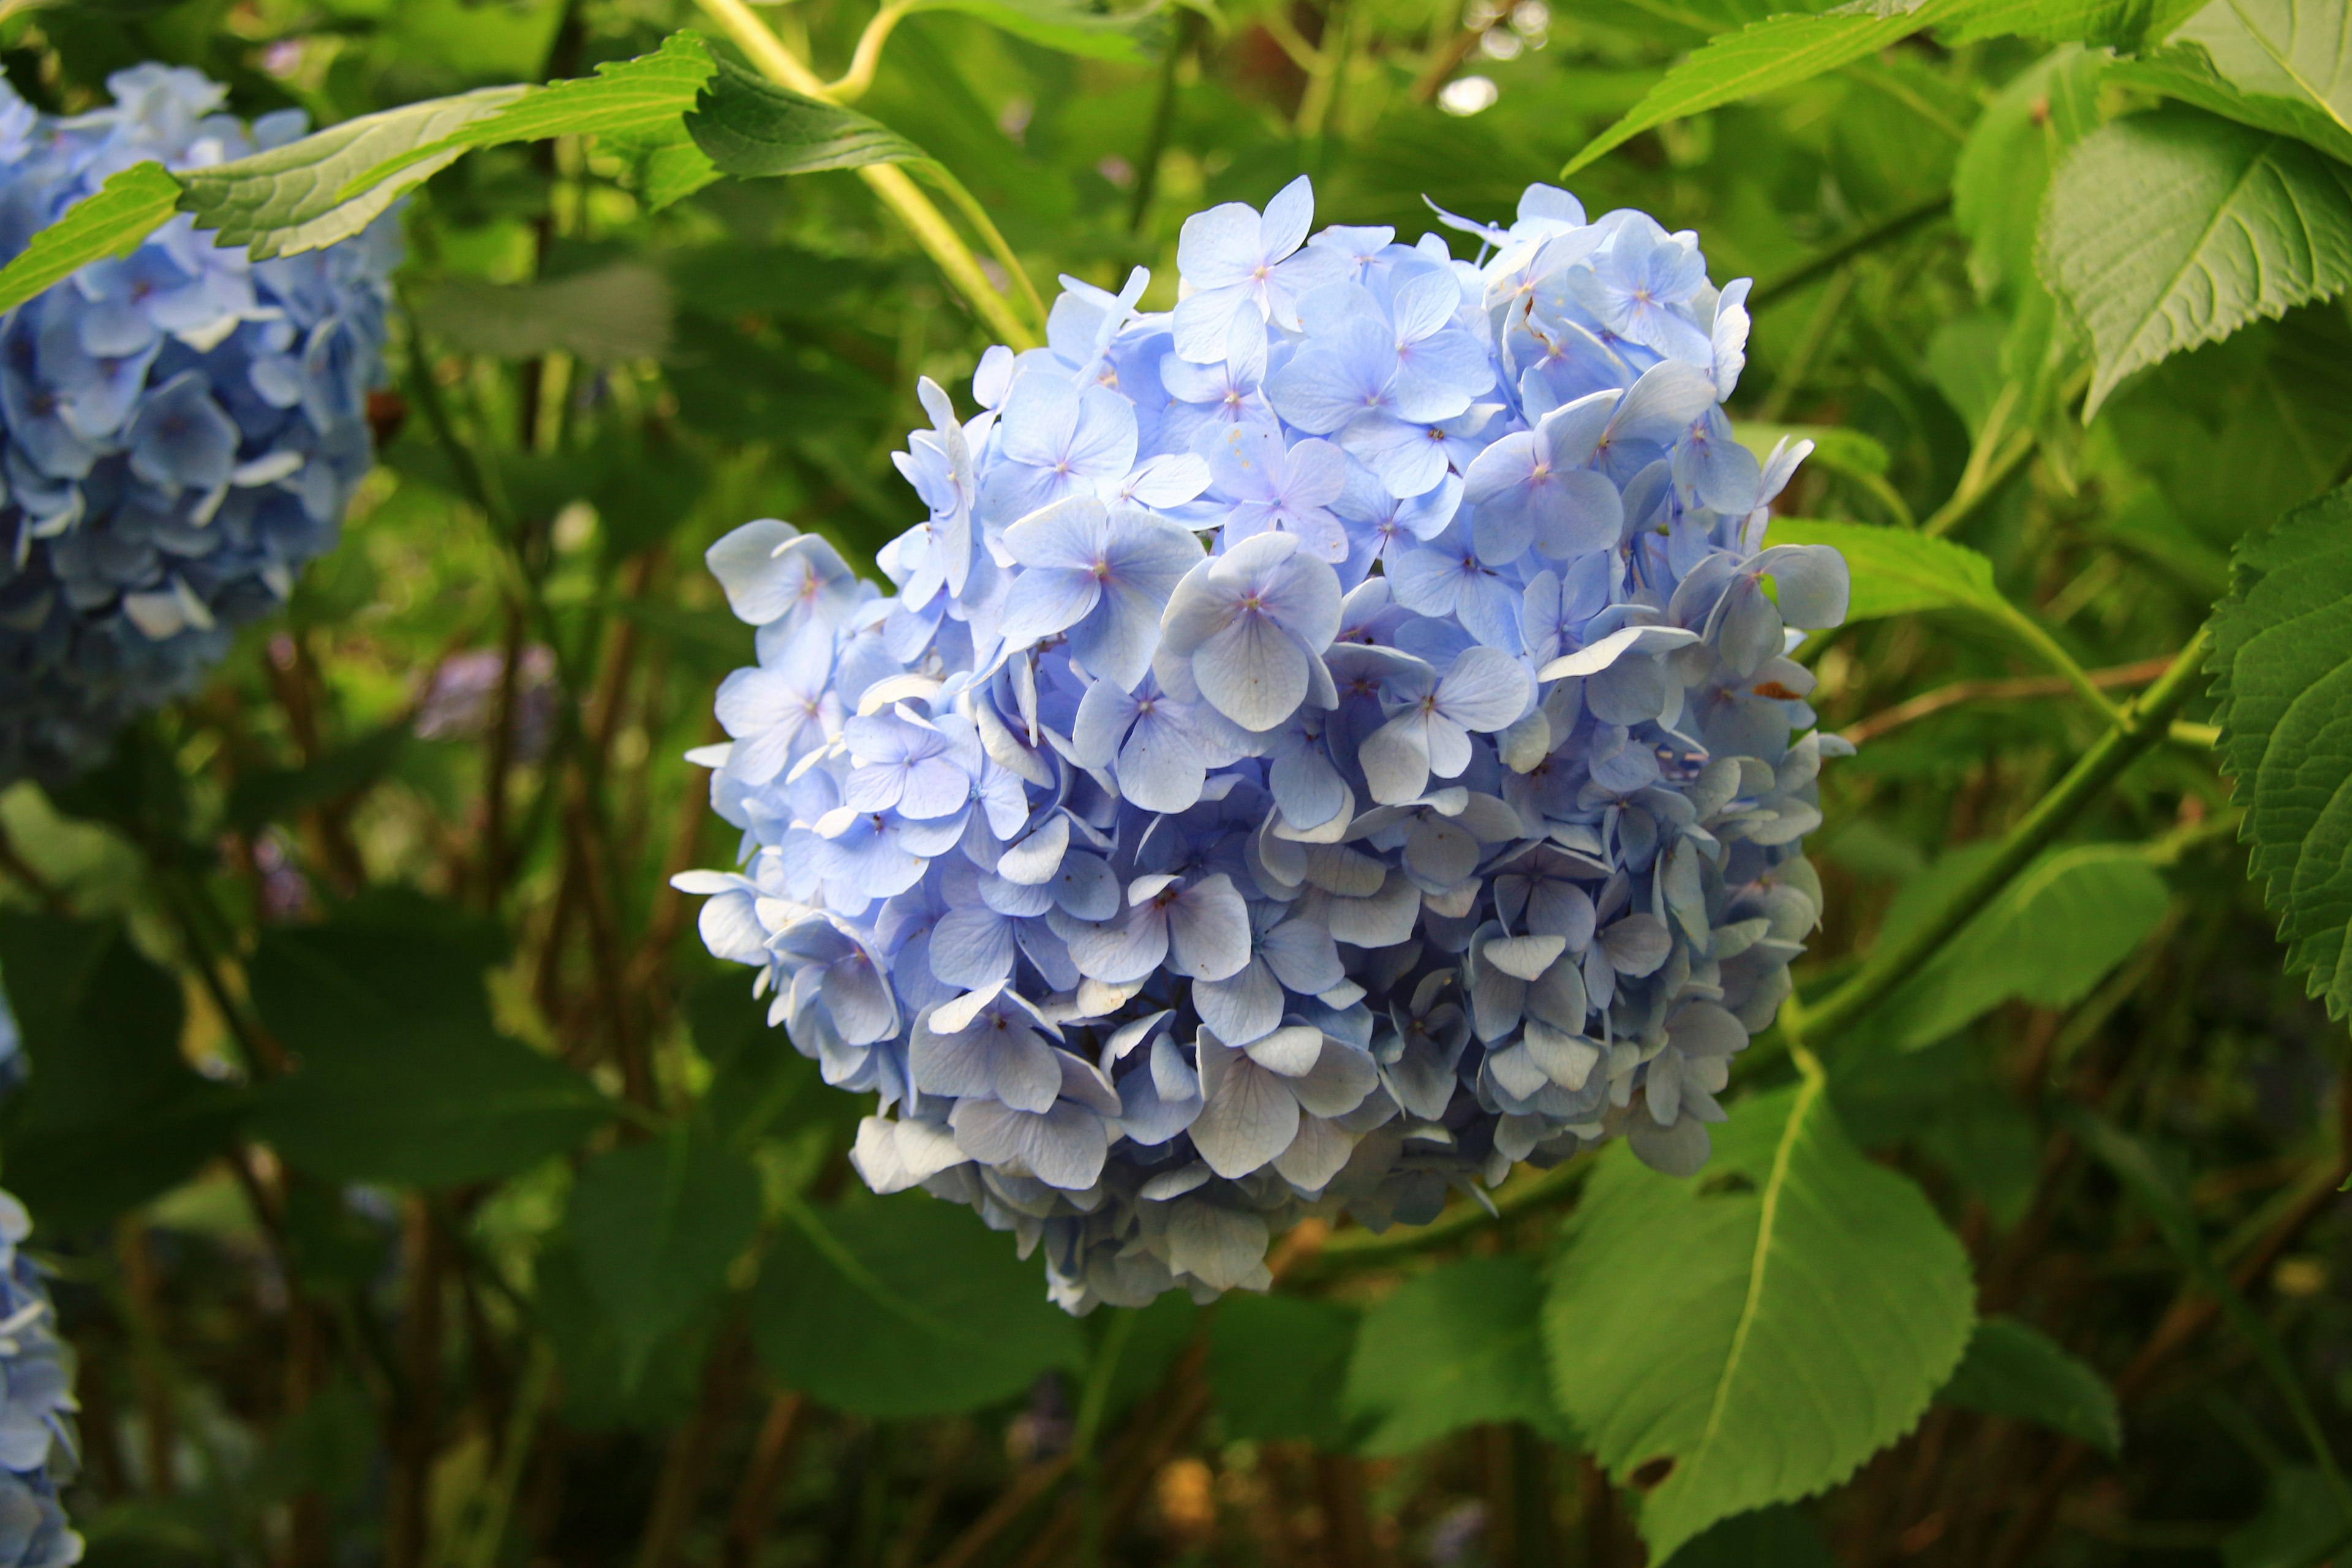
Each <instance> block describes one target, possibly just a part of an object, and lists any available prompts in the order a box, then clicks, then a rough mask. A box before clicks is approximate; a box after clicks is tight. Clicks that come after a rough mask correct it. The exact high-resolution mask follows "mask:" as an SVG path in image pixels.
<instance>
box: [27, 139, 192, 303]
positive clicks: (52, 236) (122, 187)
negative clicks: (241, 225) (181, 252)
mask: <svg viewBox="0 0 2352 1568" xmlns="http://www.w3.org/2000/svg"><path fill="white" fill-rule="evenodd" d="M179 200H180V182H179V181H177V180H175V179H173V177H172V176H171V175H170V174H168V173H166V172H165V171H164V168H163V164H161V163H133V164H131V167H129V168H127V169H124V170H121V172H119V173H117V174H110V175H108V176H107V180H106V184H103V185H100V187H99V188H98V189H97V190H96V191H93V192H92V193H90V194H89V195H87V196H84V197H83V198H82V199H81V200H79V201H78V202H76V203H75V204H74V205H72V206H70V207H68V208H67V209H66V211H65V216H62V217H60V218H58V220H57V221H56V222H55V223H52V224H50V225H49V226H47V228H44V229H42V230H40V231H39V232H38V233H37V234H35V235H34V236H33V240H32V243H31V244H29V245H27V246H26V247H25V249H24V252H23V254H21V255H19V256H18V257H17V258H16V259H15V260H13V261H11V262H9V263H8V265H7V266H6V267H5V268H0V310H15V309H16V307H17V306H19V305H21V304H23V303H24V302H25V301H26V300H30V299H32V298H33V297H34V296H35V295H37V294H38V293H40V292H41V291H42V290H43V289H47V288H48V287H49V286H50V285H51V284H53V283H56V282H58V281H60V280H61V279H67V278H70V277H72V276H73V275H74V274H75V273H76V272H79V271H80V270H81V269H82V268H84V267H86V266H88V265H89V263H91V262H93V261H102V260H104V259H105V258H108V257H110V256H128V255H130V254H131V252H132V251H133V250H136V249H138V248H139V247H140V245H141V244H142V242H143V241H144V240H145V239H146V237H148V236H149V235H151V234H152V233H154V232H155V231H156V230H157V229H159V228H161V227H163V225H164V224H165V223H167V222H169V221H170V219H171V216H172V214H173V210H174V209H175V208H176V207H177V205H178V204H179Z"/></svg>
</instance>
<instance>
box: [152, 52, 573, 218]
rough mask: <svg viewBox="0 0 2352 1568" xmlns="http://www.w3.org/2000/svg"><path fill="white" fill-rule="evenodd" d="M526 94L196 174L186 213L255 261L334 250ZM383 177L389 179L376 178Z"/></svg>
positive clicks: (306, 142) (422, 109)
mask: <svg viewBox="0 0 2352 1568" xmlns="http://www.w3.org/2000/svg"><path fill="white" fill-rule="evenodd" d="M527 90H529V89H525V88H521V87H485V88H478V89H475V90H474V91H472V92H467V93H460V94H458V95H457V97H455V98H434V99H427V100H425V101H424V102H422V103H410V104H404V105H402V106H401V107H400V108H398V109H387V110H383V112H382V113H378V114H366V115H362V116H361V117H360V118H359V119H357V120H347V121H343V123H341V125H334V126H330V127H329V128H327V129H326V130H324V131H321V132H318V133H317V134H315V135H311V136H305V137H303V138H302V139H301V140H300V141H299V142H288V143H286V145H284V146H282V147H272V148H270V149H269V150H268V152H265V153H255V154H253V155H252V156H251V157H249V158H239V159H236V160H235V161H233V162H231V163H215V164H212V165H211V166H209V167H207V168H202V169H190V170H187V171H186V172H185V173H184V174H181V176H180V183H181V184H182V185H183V186H184V187H185V189H184V194H183V195H182V196H181V198H180V208H181V210H182V211H183V212H191V213H194V214H195V215H196V226H197V227H199V228H206V229H212V230H214V231H215V243H216V244H220V245H244V246H249V247H251V249H252V255H253V257H254V259H256V260H262V259H266V258H269V257H272V256H294V255H298V254H299V253H300V252H302V251H305V250H316V249H318V248H320V247H321V246H328V245H332V244H334V243H335V242H336V241H337V240H339V239H348V238H350V237H352V235H354V234H357V233H358V232H359V231H360V230H361V229H362V228H365V227H366V226H368V225H369V224H370V223H372V222H373V221H374V220H375V218H376V217H377V216H378V215H380V214H381V213H382V212H383V210H384V209H385V208H386V207H388V206H390V205H392V204H393V203H394V201H396V200H397V199H399V197H400V195H401V193H402V192H404V191H406V190H408V189H410V188H412V187H413V186H415V185H417V184H422V183H423V182H424V181H425V180H426V179H429V178H430V177H431V176H433V175H434V174H438V173H439V172H440V171H441V170H443V169H445V168H447V167H448V166H449V165H450V164H451V163H454V162H456V161H457V158H458V156H459V155H460V154H462V153H465V151H466V147H467V144H466V143H464V142H453V141H452V140H451V138H452V137H454V136H455V135H456V133H457V132H458V131H460V130H462V129H464V128H465V127H466V126H467V125H470V124H472V123H474V122H475V121H480V120H484V119H487V118H488V117H489V116H491V115H493V114H496V113H498V112H499V110H502V109H504V108H506V107H507V106H508V105H509V104H510V103H513V102H514V101H515V100H517V99H519V98H520V97H522V95H523V94H524V93H525V92H526V91H527ZM412 154H413V155H414V156H412ZM403 160H407V161H406V162H405V163H403V162H402V161H403ZM378 169H385V170H387V171H389V172H387V173H385V174H381V175H376V174H373V171H376V170H378Z"/></svg>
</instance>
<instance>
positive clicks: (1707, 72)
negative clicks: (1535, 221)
mask: <svg viewBox="0 0 2352 1568" xmlns="http://www.w3.org/2000/svg"><path fill="white" fill-rule="evenodd" d="M1964 5H1965V0H1876V3H1875V4H1872V3H1869V0H1864V3H1860V4H1856V5H1842V6H1840V7H1839V8H1838V9H1836V10H1834V11H1830V12H1825V13H1823V14H1822V15H1820V16H1805V15H1793V16H1774V17H1771V18H1769V19H1768V20H1766V21H1762V22H1757V23H1753V24H1751V25H1749V26H1746V27H1743V28H1741V29H1740V30H1739V31H1738V32H1737V33H1728V34H1725V35H1724V36H1722V37H1717V38H1715V39H1714V40H1712V41H1710V42H1709V43H1708V44H1707V45H1706V47H1704V48H1701V49H1699V50H1697V51H1696V52H1695V53H1693V54H1692V56H1691V57H1690V58H1688V59H1686V60H1685V61H1683V62H1682V63H1681V64H1680V65H1678V66H1676V67H1675V68H1674V69H1672V70H1670V71H1668V72H1667V73H1666V74H1665V75H1664V77H1663V78H1661V79H1659V81H1658V83H1657V85H1656V86H1654V87H1653V88H1652V89H1650V90H1649V92H1648V93H1647V94H1645V95H1644V96H1643V99H1642V101H1641V102H1639V103H1637V104H1635V105H1634V106H1633V109H1632V110H1631V111H1630V112H1628V113H1627V114H1626V115H1625V116H1624V117H1623V118H1622V119H1621V120H1619V121H1617V123H1615V124H1614V125H1612V126H1611V127H1610V128H1609V129H1608V130H1606V131H1604V132H1601V134H1600V135H1598V136H1596V137H1594V138H1593V139H1592V140H1591V141H1590V142H1586V143H1585V144H1584V147H1583V149H1582V150H1581V151H1580V152H1579V153H1577V154H1576V156H1575V157H1573V158H1570V160H1569V161H1568V164H1567V166H1566V167H1564V168H1563V169H1561V170H1560V176H1561V177H1562V178H1563V179H1565V178H1566V177H1567V176H1569V175H1570V174H1574V173H1576V171H1578V170H1579V169H1581V168H1583V167H1584V166H1585V165H1586V164H1587V163H1591V162H1592V161H1593V160H1594V159H1595V158H1598V157H1600V156H1601V154H1602V153H1606V152H1608V151H1609V150H1610V149H1611V148H1612V147H1616V146H1618V145H1620V144H1622V143H1623V142H1627V141H1630V140H1631V139H1633V137H1635V136H1638V135H1640V134H1641V133H1642V132H1644V131H1648V130H1650V129H1652V128H1653V127H1654V126H1658V125H1663V124H1664V123H1665V122H1666V121H1669V120H1680V119H1683V118H1684V117H1685V116H1687V115H1693V114H1697V113H1700V112H1702V111H1704V110H1709V109H1720V108H1721V107H1722V106H1723V105H1725V104H1727V103H1737V102H1738V101H1739V100H1741V99H1746V98H1754V97H1756V96H1757V95H1758V94H1759V93H1766V92H1774V91H1778V90H1779V89H1781V88H1786V87H1795V86H1796V85H1798V84H1799V83H1800V82H1805V81H1810V80H1811V79H1813V78H1814V77H1817V76H1820V75H1821V74H1822V72H1824V71H1832V70H1835V69H1837V68H1839V67H1840V66H1844V65H1851V64H1853V62H1854V61H1856V60H1859V59H1863V58H1866V57H1868V56H1870V55H1874V54H1876V53H1877V52H1878V51H1879V50H1881V49H1883V48H1885V47H1887V46H1888V45H1890V44H1894V43H1898V42H1900V41H1901V40H1903V39H1905V38H1907V37H1910V36H1911V35H1912V34H1914V33H1916V32H1917V31H1919V29H1921V28H1922V27H1926V26H1931V25H1933V24H1936V23H1937V22H1941V21H1943V20H1944V19H1946V18H1947V17H1948V16H1952V15H1954V14H1956V13H1958V12H1959V11H1960V10H1961V9H1963V7H1964Z"/></svg>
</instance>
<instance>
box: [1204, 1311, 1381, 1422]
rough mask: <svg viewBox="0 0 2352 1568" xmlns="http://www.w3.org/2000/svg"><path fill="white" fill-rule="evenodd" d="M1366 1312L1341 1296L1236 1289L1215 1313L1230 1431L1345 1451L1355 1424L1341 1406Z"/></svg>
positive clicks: (1213, 1348) (1218, 1379)
mask: <svg viewBox="0 0 2352 1568" xmlns="http://www.w3.org/2000/svg"><path fill="white" fill-rule="evenodd" d="M1361 1315H1362V1314H1360V1313H1359V1312H1358V1311H1357V1310H1355V1309H1354V1308H1352V1307H1347V1306H1342V1305H1341V1304H1340V1303H1339V1302H1337V1301H1322V1300H1309V1299H1307V1298H1306V1297H1303V1296H1280V1295H1269V1296H1258V1295H1252V1294H1249V1293H1247V1292H1244V1291H1235V1292H1234V1294H1233V1295H1231V1296H1228V1297H1227V1298H1226V1299H1225V1300H1223V1301H1220V1302H1219V1303H1218V1304H1217V1312H1216V1316H1214V1317H1213V1318H1211V1319H1210V1320H1209V1386H1210V1387H1211V1388H1212V1389H1213V1390H1214V1391H1215V1393H1216V1396H1217V1413H1218V1415H1220V1416H1221V1417H1223V1422H1224V1429H1225V1434H1226V1436H1230V1437H1236V1438H1242V1439H1244V1440H1249V1441H1255V1442H1285V1441H1292V1442H1304V1443H1312V1444H1313V1445H1315V1447H1318V1448H1327V1449H1331V1450H1334V1451H1339V1450H1344V1449H1346V1448H1349V1447H1351V1446H1352V1445H1353V1440H1354V1436H1355V1426H1356V1423H1354V1422H1352V1421H1350V1419H1349V1415H1348V1413H1347V1412H1346V1411H1345V1410H1343V1409H1342V1408H1341V1407H1340V1401H1339V1395H1340V1389H1341V1387H1342V1385H1343V1384H1345V1382H1346V1380H1347V1375H1348V1358H1349V1355H1351V1354H1352V1353H1353V1352H1354V1350H1355V1346H1356V1325H1357V1322H1358V1321H1359V1319H1360V1317H1361Z"/></svg>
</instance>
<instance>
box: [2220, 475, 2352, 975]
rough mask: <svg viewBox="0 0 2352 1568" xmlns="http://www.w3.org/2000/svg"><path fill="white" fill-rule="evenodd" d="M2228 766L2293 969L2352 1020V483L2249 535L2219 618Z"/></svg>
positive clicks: (2258, 874) (2255, 866)
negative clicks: (2350, 957)
mask: <svg viewBox="0 0 2352 1568" xmlns="http://www.w3.org/2000/svg"><path fill="white" fill-rule="evenodd" d="M2207 668H2209V669H2210V670H2211V671H2212V672H2213V676H2214V682H2213V693H2214V696H2215V697H2216V699H2218V706H2217V709H2216V710H2215V715H2214V716H2215V718H2216V719H2217V720H2218V721H2220V723H2221V760H2222V767H2223V770H2224V771H2225V772H2227V773H2229V774H2230V775H2231V779H2232V780H2233V793H2234V795H2235V797H2236V799H2237V801H2238V802H2239V804H2240V805H2243V806H2244V807H2245V808H2246V826H2245V828H2244V833H2243V837H2245V839H2246V840H2247V841H2248V842H2249V843H2250V844H2252V860H2251V863H2250V865H2249V867H2248V873H2249V875H2251V876H2252V877H2254V878H2255V879H2258V880H2259V881H2261V882H2262V884H2263V897H2264V900H2265V901H2266V902H2267V903H2268V904H2269V905H2270V907H2271V909H2272V910H2273V911H2275V912H2276V913H2277V914H2278V916H2279V932H2278V935H2279V940H2280V941H2281V942H2284V943H2286V947H2287V959H2286V966H2287V972H2288V973H2291V974H2293V973H2306V974H2307V975H2308V980H2307V981H2306V984H2307V986H2308V988H2309V990H2310V993H2311V994H2313V995H2315V996H2318V997H2321V998H2324V999H2325V1000H2326V1004H2327V1011H2328V1013H2329V1015H2330V1016H2334V1017H2337V1018H2342V1017H2345V1016H2347V1014H2352V965H2347V964H2346V963H2345V962H2344V956H2345V954H2344V948H2345V933H2346V929H2347V922H2352V858H2347V853H2346V850H2347V845H2352V723H2347V718H2346V715H2347V712H2352V487H2347V488H2345V489H2337V490H2335V491H2332V492H2331V493H2329V494H2328V495H2326V496H2324V497H2322V498H2321V499H2320V500H2315V501H2313V502H2311V503H2310V504H2309V505H2307V506H2302V507H2298V508H2296V509H2295V510H2293V511H2291V512H2289V513H2287V514H2286V516H2285V517H2284V518H2283V519H2281V520H2280V521H2279V522H2278V523H2277V525H2276V526H2274V527H2272V528H2267V529H2264V530H2263V531H2261V532H2258V533H2254V534H2252V535H2249V536H2248V537H2247V538H2246V539H2245V540H2244V541H2243V542H2241V543H2240V545H2239V547H2238V550H2237V553H2236V554H2235V556H2234V557H2233V558H2232V563H2231V587H2230V596H2229V597H2228V598H2226V599H2224V600H2223V601H2222V602H2221V605H2219V606H2218V607H2217V608H2216V609H2215V610H2214V612H2213V657H2212V658H2211V660H2210V663H2209V664H2208V666H2207Z"/></svg>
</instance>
